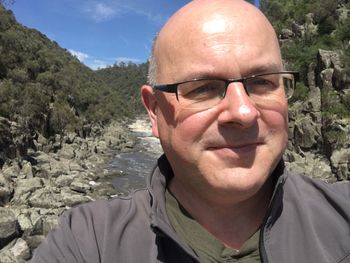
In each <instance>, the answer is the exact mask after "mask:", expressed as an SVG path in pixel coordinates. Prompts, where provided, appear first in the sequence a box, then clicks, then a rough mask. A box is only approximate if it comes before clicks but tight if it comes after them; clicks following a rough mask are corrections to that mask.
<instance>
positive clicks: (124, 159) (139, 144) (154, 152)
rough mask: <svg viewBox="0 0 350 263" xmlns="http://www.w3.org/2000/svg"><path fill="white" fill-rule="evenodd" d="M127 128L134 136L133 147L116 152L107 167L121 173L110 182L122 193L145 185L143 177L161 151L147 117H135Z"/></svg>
mask: <svg viewBox="0 0 350 263" xmlns="http://www.w3.org/2000/svg"><path fill="white" fill-rule="evenodd" d="M129 129H130V131H131V132H132V133H133V134H134V136H135V137H136V144H135V147H134V148H133V149H131V150H130V151H127V152H119V153H117V154H116V155H115V156H114V157H113V159H112V161H111V163H110V165H109V166H108V167H107V169H108V170H109V171H111V172H113V171H114V172H117V173H119V174H121V175H120V176H116V177H114V178H113V179H112V184H113V186H114V187H115V188H116V189H117V190H118V191H119V192H121V193H124V194H127V193H128V192H130V191H132V190H133V189H137V188H142V187H144V186H145V185H146V178H145V177H146V176H147V175H148V174H149V173H150V172H151V170H152V168H153V167H154V165H155V164H156V161H157V159H158V157H159V156H160V155H161V154H162V152H163V151H162V149H161V146H160V143H159V140H158V139H157V138H155V137H153V136H152V133H151V126H150V123H149V121H148V119H146V118H141V119H137V120H136V121H135V122H134V123H132V124H131V125H129Z"/></svg>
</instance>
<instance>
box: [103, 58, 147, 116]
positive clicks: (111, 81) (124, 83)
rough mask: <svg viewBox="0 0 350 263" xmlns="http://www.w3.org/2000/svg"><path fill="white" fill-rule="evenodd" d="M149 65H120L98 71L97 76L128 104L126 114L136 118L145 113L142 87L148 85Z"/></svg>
mask: <svg viewBox="0 0 350 263" xmlns="http://www.w3.org/2000/svg"><path fill="white" fill-rule="evenodd" d="M147 71H148V63H143V64H140V65H137V64H134V63H131V62H129V63H123V62H121V63H119V64H115V65H114V66H112V67H107V68H105V69H100V70H98V71H96V74H97V76H98V77H99V78H100V79H101V80H103V81H104V82H105V83H106V84H107V85H108V86H110V87H111V88H113V89H115V90H118V93H119V94H120V96H121V97H122V98H123V100H124V101H125V102H126V105H125V107H126V108H124V111H125V112H124V114H126V115H128V116H135V115H137V114H140V113H142V112H144V108H143V106H142V103H141V99H140V87H141V86H142V85H143V84H145V83H147Z"/></svg>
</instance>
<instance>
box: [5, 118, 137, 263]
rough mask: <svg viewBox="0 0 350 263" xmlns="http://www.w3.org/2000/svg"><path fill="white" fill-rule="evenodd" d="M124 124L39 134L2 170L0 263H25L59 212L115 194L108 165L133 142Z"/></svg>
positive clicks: (55, 220) (131, 145)
mask: <svg viewBox="0 0 350 263" xmlns="http://www.w3.org/2000/svg"><path fill="white" fill-rule="evenodd" d="M134 143H135V138H134V137H133V136H131V135H130V133H129V129H128V123H126V122H123V123H112V124H110V125H109V126H107V127H103V126H100V125H93V126H91V127H90V130H89V134H88V136H86V137H85V138H83V137H80V136H79V135H78V134H76V133H67V134H65V135H64V136H58V135H57V136H56V137H55V138H53V139H52V140H50V141H49V140H46V139H45V138H43V137H42V136H38V137H37V138H36V139H35V140H34V144H35V145H34V146H35V147H34V148H35V150H33V149H28V152H27V154H26V155H25V156H24V157H23V158H15V159H12V160H10V161H9V160H7V161H6V163H5V164H4V165H3V167H2V169H1V171H0V204H1V207H0V248H1V250H0V262H25V261H26V260H28V259H30V257H31V256H32V252H33V250H34V249H35V248H36V247H37V246H38V245H39V244H40V243H41V242H42V241H43V240H44V238H45V236H46V235H47V233H48V232H49V231H50V230H51V229H52V228H53V227H54V226H55V225H56V224H57V219H58V217H59V215H61V214H62V212H63V211H65V210H67V209H69V208H71V207H72V206H75V205H78V204H81V203H85V202H90V201H93V200H96V199H101V198H103V199H109V198H111V197H113V196H116V195H119V194H120V192H118V191H117V190H116V189H115V188H114V187H113V185H112V184H111V182H110V180H106V177H108V176H112V175H113V173H110V171H108V170H107V169H106V163H109V162H110V160H111V158H112V157H113V156H114V154H115V152H124V151H128V150H129V149H131V148H132V147H133V146H134Z"/></svg>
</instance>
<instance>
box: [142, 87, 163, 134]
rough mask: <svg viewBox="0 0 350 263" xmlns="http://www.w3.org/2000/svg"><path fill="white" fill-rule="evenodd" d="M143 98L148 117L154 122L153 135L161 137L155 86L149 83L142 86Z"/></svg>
mask: <svg viewBox="0 0 350 263" xmlns="http://www.w3.org/2000/svg"><path fill="white" fill-rule="evenodd" d="M141 98H142V102H143V106H145V108H146V110H147V113H148V117H149V118H150V121H151V124H152V134H153V136H155V137H157V138H159V133H158V123H157V106H158V105H157V99H156V97H155V94H154V91H153V88H152V87H151V86H148V85H143V86H142V87H141Z"/></svg>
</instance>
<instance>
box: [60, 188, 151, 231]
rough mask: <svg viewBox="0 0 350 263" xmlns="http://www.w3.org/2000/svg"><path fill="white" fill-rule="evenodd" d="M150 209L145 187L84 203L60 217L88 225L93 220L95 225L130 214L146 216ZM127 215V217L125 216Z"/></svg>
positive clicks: (110, 221)
mask: <svg viewBox="0 0 350 263" xmlns="http://www.w3.org/2000/svg"><path fill="white" fill-rule="evenodd" d="M149 210H150V197H149V194H148V191H147V190H146V189H140V190H136V191H134V192H133V193H131V194H130V195H128V196H125V197H115V198H113V199H111V200H97V201H93V202H89V203H85V204H82V205H79V206H77V207H74V208H72V209H70V210H68V211H66V212H65V213H64V214H63V215H62V218H63V220H69V221H72V222H73V221H74V222H79V224H80V225H81V224H82V223H83V222H85V224H86V225H90V222H89V221H91V222H93V224H94V225H96V226H101V224H104V223H112V222H114V221H119V220H121V219H122V218H124V219H125V218H128V219H130V217H131V215H132V214H136V213H137V214H138V215H139V216H142V215H144V216H146V214H149ZM125 215H127V217H126V216H125Z"/></svg>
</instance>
